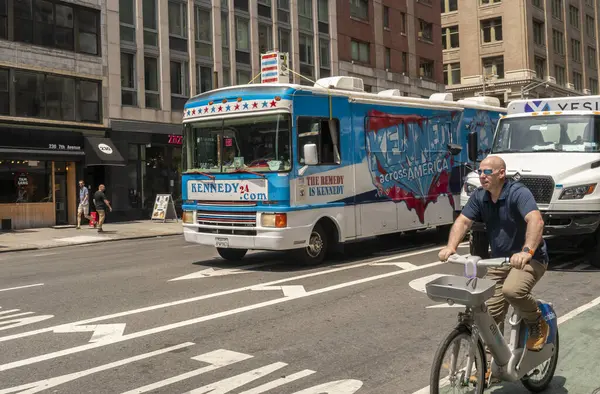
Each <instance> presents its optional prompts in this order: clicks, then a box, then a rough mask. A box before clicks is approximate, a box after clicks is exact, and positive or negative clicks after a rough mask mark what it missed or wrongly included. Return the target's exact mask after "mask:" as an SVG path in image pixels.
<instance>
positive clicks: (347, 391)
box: [294, 379, 363, 394]
mask: <svg viewBox="0 0 600 394" xmlns="http://www.w3.org/2000/svg"><path fill="white" fill-rule="evenodd" d="M362 386H363V382H361V381H360V380H356V379H344V380H337V381H335V382H327V383H323V384H320V385H318V386H314V387H310V388H308V389H305V390H302V391H296V392H295V393H294V394H354V393H356V392H357V391H358V390H359V389H360V388H361V387H362Z"/></svg>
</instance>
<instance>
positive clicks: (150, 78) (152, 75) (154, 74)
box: [144, 56, 160, 109]
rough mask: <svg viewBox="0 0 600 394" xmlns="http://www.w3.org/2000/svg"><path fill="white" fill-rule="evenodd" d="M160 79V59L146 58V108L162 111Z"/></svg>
mask: <svg viewBox="0 0 600 394" xmlns="http://www.w3.org/2000/svg"><path fill="white" fill-rule="evenodd" d="M159 79H160V73H159V69H158V59H157V58H155V57H148V56H146V57H144V85H145V86H144V87H145V96H146V108H156V109H160V88H159V83H158V81H159Z"/></svg>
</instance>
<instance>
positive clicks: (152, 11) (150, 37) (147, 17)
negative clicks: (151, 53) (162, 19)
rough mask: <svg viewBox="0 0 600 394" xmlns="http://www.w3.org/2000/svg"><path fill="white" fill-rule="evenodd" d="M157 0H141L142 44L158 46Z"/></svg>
mask: <svg viewBox="0 0 600 394" xmlns="http://www.w3.org/2000/svg"><path fill="white" fill-rule="evenodd" d="M156 2H157V0H143V3H142V7H143V10H142V12H143V17H144V45H147V46H150V47H158V27H157V22H156V21H157V12H156V4H157V3H156Z"/></svg>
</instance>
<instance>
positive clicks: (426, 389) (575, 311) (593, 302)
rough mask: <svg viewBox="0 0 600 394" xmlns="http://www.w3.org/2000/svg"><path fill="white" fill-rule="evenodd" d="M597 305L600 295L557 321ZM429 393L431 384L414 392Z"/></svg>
mask: <svg viewBox="0 0 600 394" xmlns="http://www.w3.org/2000/svg"><path fill="white" fill-rule="evenodd" d="M596 305H600V297H598V298H595V299H593V300H592V301H590V302H588V303H587V304H583V305H581V306H579V307H577V308H575V309H573V310H572V311H571V312H569V313H566V314H564V315H562V316H561V317H559V318H558V320H557V322H558V324H562V323H564V322H566V321H568V320H570V319H572V318H574V317H575V316H577V315H580V314H582V313H583V312H585V311H587V310H588V309H590V308H593V307H595V306H596ZM429 393H430V391H429V386H427V387H423V388H422V389H421V390H418V391H415V392H414V393H413V394H429Z"/></svg>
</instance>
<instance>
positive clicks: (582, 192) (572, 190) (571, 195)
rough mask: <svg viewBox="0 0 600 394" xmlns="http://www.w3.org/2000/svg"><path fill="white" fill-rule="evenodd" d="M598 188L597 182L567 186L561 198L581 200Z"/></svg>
mask: <svg viewBox="0 0 600 394" xmlns="http://www.w3.org/2000/svg"><path fill="white" fill-rule="evenodd" d="M594 190H596V184H595V183H591V184H588V185H579V186H571V187H565V189H564V190H563V191H562V193H561V194H560V198H559V200H580V199H582V198H583V197H585V196H587V195H588V194H592V193H593V192H594Z"/></svg>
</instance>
